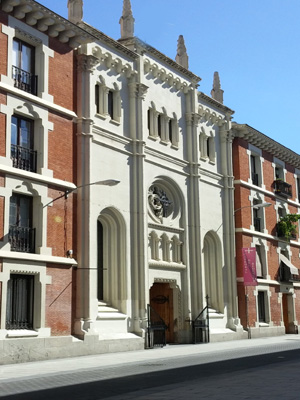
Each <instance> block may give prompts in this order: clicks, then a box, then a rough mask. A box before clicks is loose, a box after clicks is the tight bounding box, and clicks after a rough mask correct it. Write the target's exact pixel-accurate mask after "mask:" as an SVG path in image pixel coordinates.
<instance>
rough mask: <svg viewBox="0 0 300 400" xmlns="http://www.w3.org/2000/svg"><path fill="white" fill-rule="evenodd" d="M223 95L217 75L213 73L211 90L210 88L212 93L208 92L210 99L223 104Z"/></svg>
mask: <svg viewBox="0 0 300 400" xmlns="http://www.w3.org/2000/svg"><path fill="white" fill-rule="evenodd" d="M223 93H224V90H222V89H221V84H220V78H219V73H218V72H215V73H214V83H213V88H212V91H211V92H210V94H211V97H212V98H213V99H214V100H217V101H218V102H219V103H221V104H223Z"/></svg>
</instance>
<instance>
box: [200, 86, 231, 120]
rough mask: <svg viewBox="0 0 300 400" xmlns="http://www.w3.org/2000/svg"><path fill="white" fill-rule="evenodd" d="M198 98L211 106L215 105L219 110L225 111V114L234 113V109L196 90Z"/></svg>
mask: <svg viewBox="0 0 300 400" xmlns="http://www.w3.org/2000/svg"><path fill="white" fill-rule="evenodd" d="M198 99H199V100H200V99H202V100H204V101H205V102H206V103H208V104H211V105H212V106H213V107H217V108H218V109H219V110H221V111H223V112H225V113H226V114H230V115H233V114H234V111H233V110H232V109H231V108H228V107H226V106H224V105H223V104H221V103H219V102H218V101H217V100H215V99H213V98H212V97H210V96H208V95H207V94H205V93H203V92H198Z"/></svg>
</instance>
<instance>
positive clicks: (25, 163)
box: [10, 144, 37, 172]
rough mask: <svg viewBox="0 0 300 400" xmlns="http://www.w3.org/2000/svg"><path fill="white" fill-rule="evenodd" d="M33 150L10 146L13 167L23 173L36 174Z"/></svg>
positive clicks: (35, 153)
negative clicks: (21, 170)
mask: <svg viewBox="0 0 300 400" xmlns="http://www.w3.org/2000/svg"><path fill="white" fill-rule="evenodd" d="M36 155H37V152H36V151H35V150H31V149H27V148H26V147H22V146H17V145H15V144H12V145H11V156H10V157H11V159H12V162H13V167H15V168H19V169H23V170H25V171H30V172H36V157H37V156H36Z"/></svg>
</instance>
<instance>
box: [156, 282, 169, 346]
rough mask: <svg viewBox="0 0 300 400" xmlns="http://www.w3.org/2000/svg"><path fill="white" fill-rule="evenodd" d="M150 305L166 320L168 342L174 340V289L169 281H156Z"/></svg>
mask: <svg viewBox="0 0 300 400" xmlns="http://www.w3.org/2000/svg"><path fill="white" fill-rule="evenodd" d="M150 306H151V307H152V308H153V309H154V311H155V312H156V313H157V314H158V315H159V316H160V317H161V318H162V319H163V320H164V322H165V324H166V326H167V327H168V328H167V330H166V342H167V343H173V342H174V310H173V289H171V288H170V284H169V283H161V282H155V283H154V284H153V286H152V287H151V289H150Z"/></svg>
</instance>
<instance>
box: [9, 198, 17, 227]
mask: <svg viewBox="0 0 300 400" xmlns="http://www.w3.org/2000/svg"><path fill="white" fill-rule="evenodd" d="M9 225H17V198H16V196H14V195H13V196H11V198H10V206H9Z"/></svg>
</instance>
